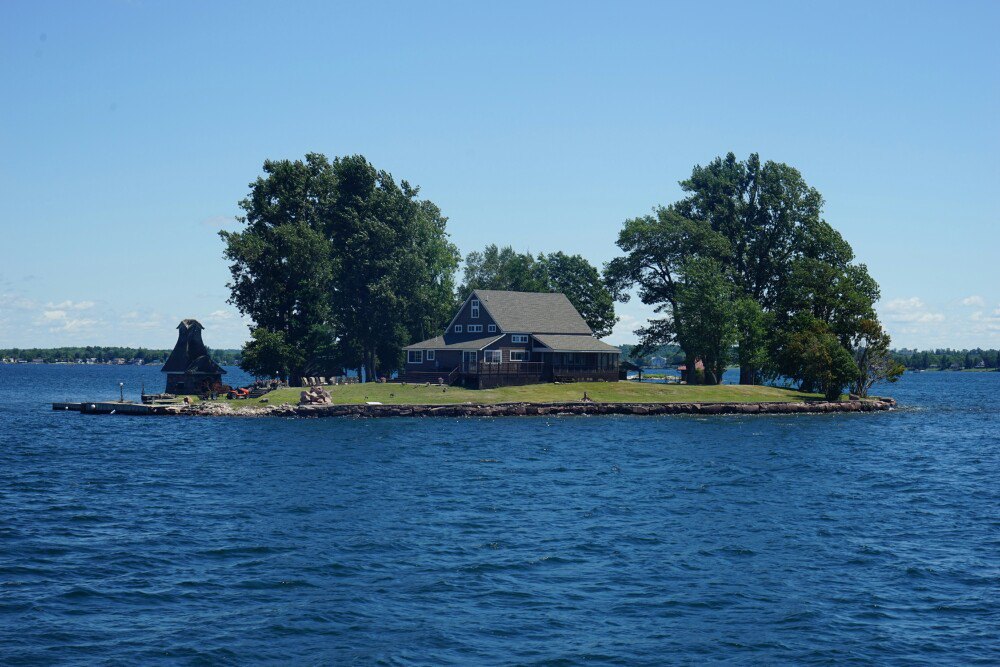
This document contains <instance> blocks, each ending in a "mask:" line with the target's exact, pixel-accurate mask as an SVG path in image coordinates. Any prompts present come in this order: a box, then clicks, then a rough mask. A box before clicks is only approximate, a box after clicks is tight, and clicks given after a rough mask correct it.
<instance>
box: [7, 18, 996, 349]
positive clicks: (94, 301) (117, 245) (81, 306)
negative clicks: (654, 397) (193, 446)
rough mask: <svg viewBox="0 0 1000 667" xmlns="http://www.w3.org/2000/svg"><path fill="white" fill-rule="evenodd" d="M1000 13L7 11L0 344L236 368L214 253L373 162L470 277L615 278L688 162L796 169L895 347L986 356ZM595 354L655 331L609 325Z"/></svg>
mask: <svg viewBox="0 0 1000 667" xmlns="http://www.w3.org/2000/svg"><path fill="white" fill-rule="evenodd" d="M997 25H1000V3H997V2H955V3H925V2H863V3H861V2H859V3H844V2H838V3H828V4H827V5H826V6H821V5H820V4H819V3H801V2H788V3H784V2H772V3H745V2H733V3H726V2H717V3H711V4H707V3H690V2H686V3H667V2H654V3H587V2H552V3H538V2H525V3H517V2H504V3H490V4H487V3H458V2H448V3H446V2H407V3H403V2H399V3H389V2H373V3H357V2H353V3H343V4H337V3H332V2H315V3H313V2H288V3H253V2H241V3H235V2H199V3H193V2H192V3H184V2H152V1H143V0H136V1H134V2H88V3H79V2H61V3H60V2H5V3H0V90H2V91H3V93H2V94H3V97H2V104H0V154H2V155H3V158H4V159H3V160H0V183H2V196H0V248H2V258H3V261H2V264H0V347H8V346H22V347H23V346H50V345H76V344H120V345H144V346H156V347H165V346H169V345H171V344H172V343H173V341H174V338H175V335H176V334H175V332H174V327H175V326H176V323H177V321H178V320H180V319H181V318H183V317H196V318H198V319H200V320H201V321H202V322H203V323H204V324H205V325H206V327H207V331H206V333H205V338H206V342H208V344H209V345H212V346H214V347H235V346H238V345H239V344H240V343H241V342H242V341H243V340H245V338H246V326H245V323H243V322H241V321H240V318H239V317H238V315H237V313H236V312H235V311H234V310H233V308H232V307H231V306H228V305H227V304H226V298H227V296H228V294H227V290H226V288H225V283H226V280H227V278H228V271H227V268H226V265H225V262H224V261H223V259H222V256H221V253H222V244H221V241H220V240H219V239H218V237H217V236H216V231H217V230H218V229H220V228H230V229H232V228H235V225H234V222H233V217H234V216H235V215H237V214H238V213H239V209H238V207H237V202H238V201H239V200H240V199H241V198H242V197H243V196H245V194H246V193H247V190H248V187H247V185H248V183H249V182H250V181H252V180H253V179H254V178H255V177H256V176H257V175H258V174H259V173H260V167H261V163H262V162H263V161H264V160H265V159H267V158H298V157H301V156H303V155H304V154H305V153H306V152H309V151H317V152H322V153H325V154H327V155H328V156H331V157H332V156H335V155H345V154H353V153H361V154H364V155H365V156H366V157H368V159H369V160H371V161H372V162H373V163H374V164H375V165H376V166H377V167H379V168H382V169H386V170H388V171H390V172H392V173H393V174H394V175H395V176H396V177H397V178H405V179H407V180H409V181H410V182H411V183H414V184H418V185H420V186H421V188H422V195H423V196H425V197H427V198H429V199H432V200H433V201H435V202H436V203H437V204H438V205H439V206H441V208H442V209H443V211H444V212H445V214H446V215H447V216H449V218H450V222H449V229H450V232H451V235H452V239H453V241H454V242H455V243H456V244H458V246H459V248H460V249H461V250H462V252H463V253H467V252H469V251H471V250H475V249H478V248H481V247H483V246H484V245H486V244H488V243H499V244H511V245H513V246H514V247H515V248H518V249H520V250H531V251H533V252H539V251H553V250H563V251H566V252H570V253H581V254H583V255H584V256H586V257H588V258H589V259H590V260H591V261H593V262H594V263H596V264H601V263H603V262H605V261H607V260H608V259H610V258H611V257H613V256H614V254H615V251H616V247H615V246H614V240H615V238H616V236H617V232H618V230H619V228H620V226H621V223H622V221H623V220H625V219H626V218H628V217H632V216H635V215H641V214H643V213H646V212H648V211H649V210H650V208H651V207H653V206H654V205H657V204H666V203H669V202H671V201H673V200H675V199H677V198H678V197H679V196H680V189H679V187H678V186H677V181H678V180H680V179H682V178H684V177H686V176H687V175H688V174H689V173H690V170H691V167H692V166H693V165H694V164H698V163H705V162H708V161H709V160H711V159H712V158H713V157H715V156H717V155H721V154H725V153H726V152H728V151H733V152H735V153H736V154H737V155H738V156H739V157H741V158H743V157H746V155H747V154H749V153H751V152H754V151H756V152H759V153H760V154H761V157H762V158H763V159H771V160H776V161H781V162H787V163H789V164H791V165H793V166H795V167H797V168H798V169H800V170H801V171H802V173H803V174H804V176H805V178H806V180H807V181H808V182H809V183H810V184H812V185H813V186H815V187H816V188H818V189H819V190H820V192H822V193H823V195H824V197H825V198H826V202H827V203H826V208H825V215H826V219H827V220H828V221H829V222H830V223H831V224H833V225H834V226H835V227H836V228H837V229H839V230H840V231H841V232H842V233H843V234H844V236H845V237H846V238H847V239H848V240H849V241H850V242H851V244H852V245H853V246H854V249H855V251H856V253H857V255H858V258H859V260H860V261H863V262H865V263H867V264H868V266H869V269H870V271H871V273H872V274H873V275H874V276H875V278H876V279H877V280H878V281H879V282H880V284H881V285H882V294H883V299H882V302H881V303H880V304H879V310H880V313H881V315H882V317H883V320H884V321H885V323H886V326H887V327H888V329H889V330H890V332H891V333H892V334H893V336H894V342H895V344H896V345H899V346H904V345H905V346H953V347H965V346H983V347H987V346H991V347H1000V262H998V248H1000V231H998V223H1000V219H998V218H1000V215H998V204H997V196H998V191H1000V188H998V184H1000V162H998V156H1000V150H998V149H1000V120H998V119H1000V40H998V39H997V38H996V27H997ZM619 312H620V314H621V315H622V322H621V323H620V325H619V327H618V328H617V329H616V331H615V333H614V334H613V336H612V337H611V338H610V339H609V340H611V341H612V342H615V343H619V342H628V341H630V340H632V339H633V336H632V335H631V330H632V329H634V328H635V327H636V326H637V325H639V324H641V323H642V321H644V319H645V318H646V317H647V316H649V314H650V311H649V310H648V309H647V308H645V307H644V306H642V305H641V304H638V303H634V302H633V303H630V304H627V305H623V306H620V307H619Z"/></svg>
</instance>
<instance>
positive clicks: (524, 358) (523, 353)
mask: <svg viewBox="0 0 1000 667" xmlns="http://www.w3.org/2000/svg"><path fill="white" fill-rule="evenodd" d="M515 354H519V355H521V358H520V359H515V358H514V355H515ZM510 360H511V361H512V362H515V363H517V362H525V361H527V360H528V352H527V350H510Z"/></svg>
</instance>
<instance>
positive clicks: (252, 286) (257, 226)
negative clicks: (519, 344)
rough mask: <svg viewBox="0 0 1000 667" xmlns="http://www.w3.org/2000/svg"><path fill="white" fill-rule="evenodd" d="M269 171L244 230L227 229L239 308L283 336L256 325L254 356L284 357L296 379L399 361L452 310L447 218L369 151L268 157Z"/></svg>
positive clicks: (248, 202)
mask: <svg viewBox="0 0 1000 667" xmlns="http://www.w3.org/2000/svg"><path fill="white" fill-rule="evenodd" d="M264 173H265V176H263V177H261V178H258V179H257V180H256V181H255V182H254V183H251V185H250V188H251V191H250V195H249V196H248V197H247V198H246V199H244V200H243V201H242V202H240V206H241V208H243V210H244V211H245V212H246V216H245V217H244V218H242V219H241V220H242V222H244V223H245V225H246V227H245V228H244V229H243V230H242V231H240V232H220V235H221V236H222V238H223V240H224V241H225V242H226V250H225V256H226V258H227V259H229V260H230V262H231V264H230V272H231V274H232V278H233V280H232V282H231V283H230V284H229V287H230V290H231V293H232V294H231V298H230V301H231V303H233V304H234V305H236V306H237V307H238V308H239V309H240V311H241V312H242V313H244V314H245V315H249V316H250V317H251V318H252V319H253V321H254V325H255V327H256V328H257V329H264V330H266V331H267V332H270V333H272V334H277V333H280V334H281V336H280V337H275V336H264V335H263V334H261V335H260V336H258V335H257V333H256V332H255V338H254V341H258V340H259V352H255V353H254V354H255V355H259V354H262V355H263V357H261V358H263V359H266V361H267V363H269V364H273V362H274V361H275V358H274V356H273V355H275V354H279V353H280V354H283V355H285V357H284V359H283V362H284V363H282V364H281V365H282V367H283V368H285V369H286V372H287V373H288V374H289V375H290V376H291V377H292V378H293V379H295V378H297V377H299V376H301V375H310V374H333V373H335V372H337V371H339V370H340V369H342V368H344V367H349V368H356V367H364V368H365V369H367V372H368V376H369V377H375V376H376V375H377V374H378V369H379V368H384V369H385V370H390V371H391V370H393V369H395V368H397V367H398V366H399V364H400V362H401V358H400V348H401V347H402V346H403V345H406V344H407V343H408V342H410V341H413V340H417V339H420V338H423V337H426V335H427V334H428V332H430V331H436V330H438V329H439V328H440V327H441V326H443V325H444V323H446V322H447V320H448V318H449V317H450V315H451V307H452V304H453V293H454V279H453V275H454V272H455V269H456V268H457V265H458V259H459V258H458V252H457V250H456V249H455V247H454V245H452V244H451V243H450V242H449V241H448V238H447V234H446V232H445V224H446V222H447V219H446V218H445V217H444V216H442V215H441V211H440V209H438V207H437V206H435V205H434V204H433V203H432V202H429V201H422V200H419V199H418V198H417V194H418V189H417V188H415V187H412V186H410V185H409V184H408V183H407V182H406V181H402V182H400V183H397V182H396V181H395V180H394V179H393V177H392V175H391V174H389V173H388V172H385V171H379V170H377V169H375V167H373V166H372V165H371V164H370V163H369V162H368V161H367V160H366V159H365V158H364V157H362V156H350V157H344V158H336V159H334V160H333V161H332V162H330V161H329V160H327V158H326V157H325V156H323V155H320V154H318V153H310V154H309V155H307V156H306V158H305V160H304V161H302V160H296V161H290V160H280V161H270V160H269V161H267V162H265V163H264ZM254 341H251V343H253V342H254ZM265 352H266V354H264V353H265ZM251 356H252V357H253V356H254V355H251ZM255 358H256V357H255ZM269 372H273V370H271V371H269Z"/></svg>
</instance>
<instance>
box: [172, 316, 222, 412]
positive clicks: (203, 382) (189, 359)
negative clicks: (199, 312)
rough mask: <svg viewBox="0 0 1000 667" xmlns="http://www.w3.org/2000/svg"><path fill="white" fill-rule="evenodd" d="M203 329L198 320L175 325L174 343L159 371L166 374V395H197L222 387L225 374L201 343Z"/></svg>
mask: <svg viewBox="0 0 1000 667" xmlns="http://www.w3.org/2000/svg"><path fill="white" fill-rule="evenodd" d="M204 328H205V327H203V326H201V323H200V322H198V320H182V321H181V323H180V324H178V325H177V331H178V334H177V344H176V345H175V346H174V350H173V352H171V353H170V356H169V357H167V363H165V364H163V368H161V369H160V372H162V373H166V374H167V390H166V391H167V393H168V394H200V393H203V392H205V391H208V390H211V389H212V387H213V386H215V385H216V384H222V376H223V375H224V374H225V372H226V371H225V369H223V368H222V366H220V365H219V364H217V363H215V362H214V361H213V360H212V358H211V357H210V356H209V354H208V348H207V347H205V343H204V342H202V340H201V332H202V330H203V329H204Z"/></svg>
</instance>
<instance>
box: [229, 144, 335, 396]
mask: <svg viewBox="0 0 1000 667" xmlns="http://www.w3.org/2000/svg"><path fill="white" fill-rule="evenodd" d="M264 173H265V174H266V176H265V177H260V178H258V179H257V180H256V181H255V182H253V183H251V184H250V188H251V190H250V195H249V196H248V197H247V198H245V199H244V200H243V201H241V202H240V207H241V208H242V209H243V210H244V211H245V213H246V215H245V216H243V217H241V218H239V221H240V222H242V223H243V224H244V225H245V228H244V229H243V230H242V231H239V232H227V231H221V232H219V235H220V236H221V237H222V239H223V241H225V243H226V249H225V252H224V255H225V257H226V259H228V260H229V261H230V262H231V264H230V267H229V270H230V274H231V276H232V282H230V283H229V285H228V287H229V289H230V299H229V302H230V303H232V304H233V305H235V306H236V307H237V308H238V309H239V310H240V312H241V313H243V314H244V315H247V316H249V317H250V318H251V319H252V320H253V321H254V325H255V334H256V333H257V332H256V330H257V329H262V330H264V331H266V332H271V333H273V334H280V337H274V336H272V337H266V338H264V337H262V338H261V345H264V347H262V348H261V349H267V350H271V349H278V348H280V349H281V350H283V353H282V356H281V358H282V359H283V360H284V362H285V365H284V366H282V370H283V371H285V372H287V373H288V374H290V376H291V377H292V378H297V377H299V376H301V375H305V372H304V370H305V369H304V368H302V367H301V363H302V362H304V360H305V358H306V357H307V356H309V354H310V353H311V352H312V351H311V350H308V349H305V346H306V336H307V333H308V332H309V331H310V330H311V329H312V328H313V327H314V326H317V325H328V326H329V325H332V324H333V317H332V315H333V313H332V310H331V308H330V301H329V294H330V292H331V290H332V287H333V281H334V276H335V271H336V268H337V267H336V262H337V260H338V259H339V258H337V257H336V256H335V255H334V254H333V253H331V252H330V248H329V243H328V241H327V238H326V234H325V232H324V229H323V228H324V221H325V217H326V210H327V208H328V207H329V205H330V202H331V200H332V199H333V197H334V195H335V190H336V181H335V178H334V176H333V173H332V170H331V165H330V163H329V162H328V161H327V159H326V158H325V157H323V156H322V155H318V154H312V153H311V154H309V155H307V156H306V160H305V161H304V162H302V161H295V162H291V161H288V160H282V161H271V160H268V161H266V162H265V163H264ZM261 335H263V334H261ZM279 340H280V345H278V341H279ZM264 341H266V345H265V344H264ZM273 345H278V348H273V347H272V346H273ZM293 350H294V351H295V353H294V354H293V353H292V352H291V351H293ZM254 354H255V353H254V352H253V351H251V355H250V359H251V361H249V362H247V363H250V364H253V359H254ZM265 358H268V360H269V361H270V360H271V359H270V358H269V357H268V356H266V355H265ZM275 370H278V369H277V368H270V369H267V373H268V374H269V373H271V372H273V371H275Z"/></svg>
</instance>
